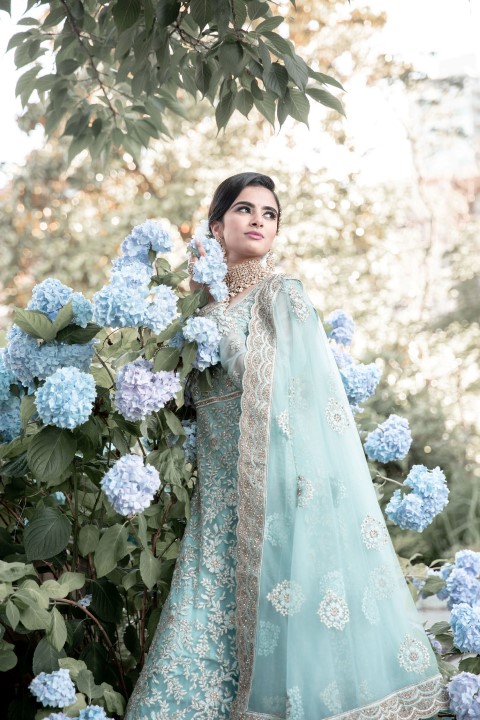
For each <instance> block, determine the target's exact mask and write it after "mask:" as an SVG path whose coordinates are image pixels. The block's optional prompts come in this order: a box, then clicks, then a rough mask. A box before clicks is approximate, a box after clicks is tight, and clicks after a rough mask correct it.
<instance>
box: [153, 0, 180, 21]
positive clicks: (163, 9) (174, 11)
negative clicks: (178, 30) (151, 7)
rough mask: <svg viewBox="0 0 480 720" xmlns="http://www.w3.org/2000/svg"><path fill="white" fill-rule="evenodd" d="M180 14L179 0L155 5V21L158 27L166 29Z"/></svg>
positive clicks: (170, 0)
mask: <svg viewBox="0 0 480 720" xmlns="http://www.w3.org/2000/svg"><path fill="white" fill-rule="evenodd" d="M179 12H180V2H179V0H162V2H159V3H157V21H158V24H159V26H160V27H167V25H170V24H171V23H173V22H175V20H176V19H177V17H178V13H179Z"/></svg>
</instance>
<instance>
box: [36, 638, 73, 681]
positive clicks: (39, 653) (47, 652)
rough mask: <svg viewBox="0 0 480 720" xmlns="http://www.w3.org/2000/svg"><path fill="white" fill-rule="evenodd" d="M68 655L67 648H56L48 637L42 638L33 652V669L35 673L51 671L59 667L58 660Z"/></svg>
mask: <svg viewBox="0 0 480 720" xmlns="http://www.w3.org/2000/svg"><path fill="white" fill-rule="evenodd" d="M64 657H66V653H65V650H60V651H58V650H55V648H53V647H52V646H51V645H50V643H49V642H48V640H47V638H42V639H41V640H40V642H39V643H38V645H37V647H36V648H35V652H34V653H33V661H32V670H33V672H34V674H35V675H38V674H39V673H41V672H46V673H50V672H53V671H54V670H58V669H59V667H60V666H59V664H58V661H59V659H60V658H64Z"/></svg>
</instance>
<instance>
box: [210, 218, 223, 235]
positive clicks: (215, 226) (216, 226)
mask: <svg viewBox="0 0 480 720" xmlns="http://www.w3.org/2000/svg"><path fill="white" fill-rule="evenodd" d="M221 227H222V223H221V222H220V220H214V222H213V223H212V224H211V225H210V231H211V233H212V235H213V236H214V237H216V236H217V235H219V234H221V233H220V230H221Z"/></svg>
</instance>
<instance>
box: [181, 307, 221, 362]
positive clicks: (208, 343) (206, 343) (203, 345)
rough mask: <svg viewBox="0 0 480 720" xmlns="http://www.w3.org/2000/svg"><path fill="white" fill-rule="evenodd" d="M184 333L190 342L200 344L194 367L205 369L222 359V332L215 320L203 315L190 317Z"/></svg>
mask: <svg viewBox="0 0 480 720" xmlns="http://www.w3.org/2000/svg"><path fill="white" fill-rule="evenodd" d="M183 335H184V337H185V340H187V341H188V342H193V341H195V342H196V343H197V344H198V349H197V355H196V358H195V361H194V363H193V366H194V367H196V368H198V369H199V370H205V368H207V367H210V366H211V365H216V364H217V363H218V362H219V361H220V353H219V346H220V332H219V330H218V327H217V324H216V323H215V322H214V321H213V320H210V319H209V318H203V317H193V318H188V320H187V322H186V323H185V325H184V328H183Z"/></svg>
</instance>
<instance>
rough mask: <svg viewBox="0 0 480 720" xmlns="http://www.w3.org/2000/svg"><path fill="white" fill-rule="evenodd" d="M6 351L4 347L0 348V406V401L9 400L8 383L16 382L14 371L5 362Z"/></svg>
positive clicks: (0, 403)
mask: <svg viewBox="0 0 480 720" xmlns="http://www.w3.org/2000/svg"><path fill="white" fill-rule="evenodd" d="M6 352H7V351H6V350H5V348H2V349H1V350H0V406H1V405H2V403H6V402H9V401H10V398H11V393H10V385H14V384H15V383H16V382H17V378H16V377H15V375H14V373H13V372H12V371H11V369H10V368H9V367H7V365H6V364H5V356H6Z"/></svg>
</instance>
